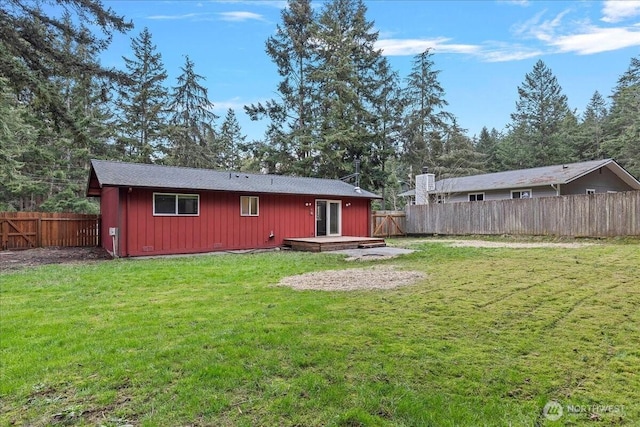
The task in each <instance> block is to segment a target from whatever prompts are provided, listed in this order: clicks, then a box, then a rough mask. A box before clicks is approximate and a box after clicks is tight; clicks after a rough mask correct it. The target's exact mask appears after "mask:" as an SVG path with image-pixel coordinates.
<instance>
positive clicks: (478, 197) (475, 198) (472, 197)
mask: <svg viewBox="0 0 640 427" xmlns="http://www.w3.org/2000/svg"><path fill="white" fill-rule="evenodd" d="M483 200H484V193H469V201H470V202H481V201H483Z"/></svg>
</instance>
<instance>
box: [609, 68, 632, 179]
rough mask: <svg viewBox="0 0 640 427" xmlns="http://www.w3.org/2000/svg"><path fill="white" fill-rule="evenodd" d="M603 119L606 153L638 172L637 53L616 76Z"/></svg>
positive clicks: (628, 168)
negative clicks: (607, 112)
mask: <svg viewBox="0 0 640 427" xmlns="http://www.w3.org/2000/svg"><path fill="white" fill-rule="evenodd" d="M611 99H612V104H611V111H610V114H609V117H608V119H607V121H606V123H605V130H606V138H605V139H606V140H605V141H604V142H603V147H604V149H605V152H606V155H607V156H608V157H614V158H616V160H617V161H618V162H619V163H620V164H621V165H622V166H624V167H625V168H626V169H627V170H628V171H629V172H630V173H631V174H632V175H634V176H636V177H638V176H640V56H638V57H635V58H631V63H630V64H629V68H628V69H627V70H626V71H625V72H624V73H623V74H622V76H621V77H620V78H619V79H618V84H617V85H616V87H615V89H614V92H613V95H612V96H611Z"/></svg>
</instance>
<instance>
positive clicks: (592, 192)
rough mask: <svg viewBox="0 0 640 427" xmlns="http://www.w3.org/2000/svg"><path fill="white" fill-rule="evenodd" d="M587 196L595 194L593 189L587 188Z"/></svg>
mask: <svg viewBox="0 0 640 427" xmlns="http://www.w3.org/2000/svg"><path fill="white" fill-rule="evenodd" d="M587 194H596V189H595V188H587Z"/></svg>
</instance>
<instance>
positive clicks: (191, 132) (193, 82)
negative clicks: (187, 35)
mask: <svg viewBox="0 0 640 427" xmlns="http://www.w3.org/2000/svg"><path fill="white" fill-rule="evenodd" d="M181 70H182V74H180V76H178V81H177V83H178V84H177V86H175V87H174V88H173V91H172V93H171V96H170V104H169V110H170V126H171V127H170V136H171V142H170V144H171V146H170V147H169V150H168V151H169V153H168V159H167V160H168V162H169V163H170V164H172V165H175V166H187V167H199V168H209V167H215V158H214V157H215V154H214V153H213V152H212V150H211V147H212V145H213V144H212V143H211V141H212V139H213V138H216V136H215V131H214V121H215V120H216V119H217V118H218V116H216V115H215V114H214V113H213V112H212V111H211V110H212V108H213V104H212V103H211V101H209V96H208V91H207V88H206V87H204V86H202V84H201V83H200V81H201V80H204V77H202V76H200V75H198V74H196V72H195V70H194V64H193V61H191V60H190V59H189V57H188V56H187V57H186V58H185V65H184V67H181Z"/></svg>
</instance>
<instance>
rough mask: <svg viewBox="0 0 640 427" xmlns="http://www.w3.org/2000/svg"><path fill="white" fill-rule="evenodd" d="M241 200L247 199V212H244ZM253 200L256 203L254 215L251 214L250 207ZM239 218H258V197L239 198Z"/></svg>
mask: <svg viewBox="0 0 640 427" xmlns="http://www.w3.org/2000/svg"><path fill="white" fill-rule="evenodd" d="M243 199H248V200H249V204H248V205H247V206H248V207H249V212H244V206H243V203H242V200H243ZM252 200H255V202H256V206H255V207H256V211H255V213H252V212H251V207H252V203H251V201H252ZM240 216H260V197H258V196H240Z"/></svg>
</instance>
